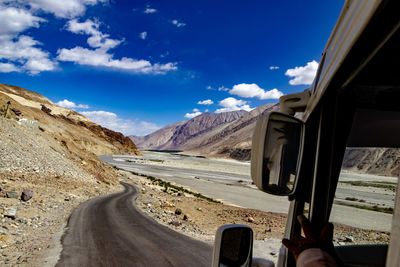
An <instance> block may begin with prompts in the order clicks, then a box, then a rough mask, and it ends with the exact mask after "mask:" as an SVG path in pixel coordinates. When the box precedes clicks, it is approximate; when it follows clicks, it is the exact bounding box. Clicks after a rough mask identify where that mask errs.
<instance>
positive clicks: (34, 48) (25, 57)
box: [0, 3, 56, 75]
mask: <svg viewBox="0 0 400 267" xmlns="http://www.w3.org/2000/svg"><path fill="white" fill-rule="evenodd" d="M44 22H46V20H44V19H42V18H40V17H37V16H34V15H33V14H31V13H30V12H29V11H27V10H24V9H21V8H15V7H9V6H2V3H0V61H2V62H1V63H0V72H21V71H26V72H28V73H30V74H32V75H33V74H37V73H39V72H41V71H48V70H53V69H55V67H56V63H55V62H53V61H52V60H51V59H50V54H49V53H48V52H47V51H44V50H42V49H41V48H40V46H41V43H40V42H38V41H36V40H35V39H33V38H32V37H30V36H27V35H21V33H22V32H24V31H25V30H27V29H29V28H32V27H33V28H38V27H39V26H40V23H44Z"/></svg>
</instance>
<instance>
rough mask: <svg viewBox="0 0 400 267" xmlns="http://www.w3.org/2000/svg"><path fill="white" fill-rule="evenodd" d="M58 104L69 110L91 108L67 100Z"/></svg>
mask: <svg viewBox="0 0 400 267" xmlns="http://www.w3.org/2000/svg"><path fill="white" fill-rule="evenodd" d="M56 104H57V105H58V106H60V107H62V108H69V109H88V108H89V106H88V105H84V104H79V105H77V104H75V103H74V102H72V101H69V100H67V99H64V100H62V101H58V102H57V103H56Z"/></svg>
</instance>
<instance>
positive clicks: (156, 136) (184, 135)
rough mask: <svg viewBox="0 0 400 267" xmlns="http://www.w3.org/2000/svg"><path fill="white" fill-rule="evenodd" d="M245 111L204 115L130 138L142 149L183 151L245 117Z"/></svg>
mask: <svg viewBox="0 0 400 267" xmlns="http://www.w3.org/2000/svg"><path fill="white" fill-rule="evenodd" d="M247 113H248V112H246V111H244V110H240V111H233V112H224V113H218V114H211V113H204V114H201V115H199V116H197V117H195V118H193V119H191V120H189V121H181V122H178V123H175V124H172V125H168V126H166V127H164V128H162V129H160V130H158V131H156V132H154V133H152V134H149V135H147V136H144V137H136V136H130V137H131V138H132V139H133V140H134V141H135V142H136V144H137V145H138V147H139V148H140V149H158V150H182V149H184V148H185V147H186V146H187V145H188V144H190V142H191V140H192V139H194V138H196V137H198V136H202V135H203V134H205V133H208V132H211V131H214V130H215V129H219V128H221V127H223V126H226V125H228V124H229V123H231V122H233V121H235V120H238V119H239V118H241V117H243V116H245V115H246V114H247Z"/></svg>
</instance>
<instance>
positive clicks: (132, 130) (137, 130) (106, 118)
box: [80, 110, 161, 136]
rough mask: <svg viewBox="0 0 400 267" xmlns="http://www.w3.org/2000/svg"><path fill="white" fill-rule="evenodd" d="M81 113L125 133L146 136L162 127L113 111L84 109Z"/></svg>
mask: <svg viewBox="0 0 400 267" xmlns="http://www.w3.org/2000/svg"><path fill="white" fill-rule="evenodd" d="M80 113H81V114H82V115H84V116H86V117H88V118H89V119H90V120H92V121H93V122H95V123H97V124H100V125H101V126H103V127H106V128H108V129H111V130H113V131H116V132H121V133H123V134H124V135H132V134H133V135H138V136H144V135H147V134H149V133H152V132H154V131H156V130H158V129H160V128H161V127H160V126H158V125H156V124H155V123H151V122H147V121H132V120H128V119H123V118H120V117H119V116H118V115H117V114H115V113H113V112H108V111H103V110H99V111H83V112H80Z"/></svg>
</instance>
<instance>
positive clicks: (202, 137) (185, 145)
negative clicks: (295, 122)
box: [129, 103, 279, 160]
mask: <svg viewBox="0 0 400 267" xmlns="http://www.w3.org/2000/svg"><path fill="white" fill-rule="evenodd" d="M277 110H279V104H278V103H272V104H265V105H263V106H260V107H258V108H255V109H253V110H252V111H250V112H247V111H244V110H240V111H231V112H223V113H216V114H211V113H203V114H201V115H199V116H197V117H194V118H193V119H191V120H189V121H181V122H177V123H175V124H171V125H168V126H166V127H164V128H161V129H159V130H158V131H156V132H154V133H151V134H149V135H146V136H129V137H130V138H131V139H132V140H133V141H134V142H135V144H136V145H137V146H138V148H139V149H142V150H183V151H185V152H186V153H190V154H194V155H203V156H213V157H230V158H234V159H239V160H249V159H250V148H251V138H252V135H253V130H254V127H255V123H256V121H257V119H258V117H259V116H261V115H262V114H265V113H267V112H271V111H277Z"/></svg>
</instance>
